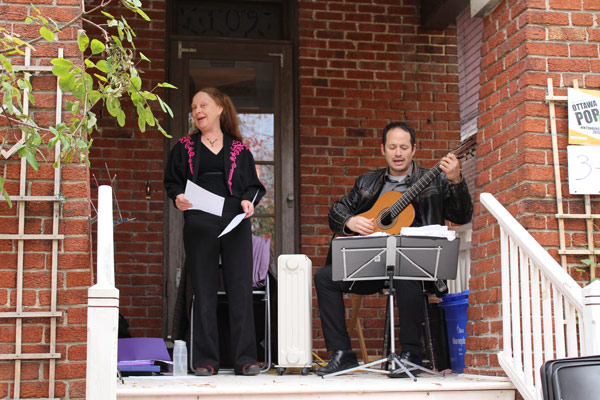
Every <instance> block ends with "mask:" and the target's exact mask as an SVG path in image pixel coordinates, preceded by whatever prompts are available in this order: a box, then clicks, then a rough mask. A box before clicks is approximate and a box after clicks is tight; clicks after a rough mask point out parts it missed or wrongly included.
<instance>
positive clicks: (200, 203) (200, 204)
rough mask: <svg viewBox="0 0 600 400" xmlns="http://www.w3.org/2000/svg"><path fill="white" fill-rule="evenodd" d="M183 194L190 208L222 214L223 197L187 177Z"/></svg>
mask: <svg viewBox="0 0 600 400" xmlns="http://www.w3.org/2000/svg"><path fill="white" fill-rule="evenodd" d="M184 195H185V198H186V200H188V201H189V202H190V203H192V208H190V210H201V211H205V212H207V213H211V214H214V215H217V216H219V217H220V216H221V215H223V204H224V203H225V198H224V197H221V196H219V195H216V194H214V193H212V192H209V191H208V190H206V189H203V188H201V187H200V186H198V185H196V184H195V183H194V182H192V181H190V180H189V179H188V181H187V184H186V185H185V193H184Z"/></svg>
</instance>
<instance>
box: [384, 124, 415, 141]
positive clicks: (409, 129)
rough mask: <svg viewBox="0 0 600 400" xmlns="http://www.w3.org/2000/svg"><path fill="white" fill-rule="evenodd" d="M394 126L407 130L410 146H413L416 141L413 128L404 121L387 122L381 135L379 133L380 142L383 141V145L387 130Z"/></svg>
mask: <svg viewBox="0 0 600 400" xmlns="http://www.w3.org/2000/svg"><path fill="white" fill-rule="evenodd" d="M396 128H400V129H402V130H403V131H405V132H408V133H409V134H410V144H411V146H412V147H415V144H416V143H417V137H416V134H415V130H414V129H413V128H412V127H411V126H410V125H408V124H407V123H406V122H390V123H389V124H387V126H386V127H385V128H383V135H381V143H383V145H384V146H385V141H386V140H387V134H388V132H389V131H391V130H392V129H396Z"/></svg>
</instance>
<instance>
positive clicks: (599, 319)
mask: <svg viewBox="0 0 600 400" xmlns="http://www.w3.org/2000/svg"><path fill="white" fill-rule="evenodd" d="M583 329H584V334H585V354H583V355H585V356H593V355H599V354H600V281H594V282H592V283H590V284H589V285H587V286H586V287H584V288H583Z"/></svg>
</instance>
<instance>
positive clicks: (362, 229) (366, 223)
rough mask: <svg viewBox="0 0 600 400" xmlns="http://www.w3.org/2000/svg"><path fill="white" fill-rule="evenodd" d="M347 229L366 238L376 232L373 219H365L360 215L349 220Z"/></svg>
mask: <svg viewBox="0 0 600 400" xmlns="http://www.w3.org/2000/svg"><path fill="white" fill-rule="evenodd" d="M346 227H347V228H348V229H349V230H351V231H352V232H356V233H358V234H359V235H362V236H365V235H370V234H371V233H373V232H375V225H374V224H373V218H370V219H369V218H365V217H361V216H359V215H355V216H354V217H352V218H350V219H348V222H346Z"/></svg>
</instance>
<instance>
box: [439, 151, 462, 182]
mask: <svg viewBox="0 0 600 400" xmlns="http://www.w3.org/2000/svg"><path fill="white" fill-rule="evenodd" d="M440 168H441V170H442V172H443V173H444V174H446V178H448V182H450V183H453V184H455V185H457V184H459V183H460V182H461V181H462V180H463V177H462V174H461V173H460V161H459V160H458V158H457V157H456V156H455V155H454V154H453V153H450V154H448V155H447V156H446V157H444V158H442V161H440Z"/></svg>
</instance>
